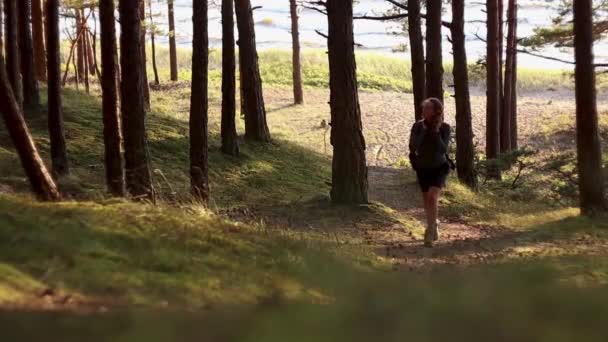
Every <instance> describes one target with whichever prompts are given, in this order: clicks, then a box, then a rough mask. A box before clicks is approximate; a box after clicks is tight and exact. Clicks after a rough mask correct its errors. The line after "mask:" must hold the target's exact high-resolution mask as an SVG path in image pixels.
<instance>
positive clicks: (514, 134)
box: [509, 0, 519, 150]
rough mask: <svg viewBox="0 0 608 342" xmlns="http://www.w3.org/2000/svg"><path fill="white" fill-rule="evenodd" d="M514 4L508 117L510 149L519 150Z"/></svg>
mask: <svg viewBox="0 0 608 342" xmlns="http://www.w3.org/2000/svg"><path fill="white" fill-rule="evenodd" d="M511 1H513V2H514V5H513V12H512V16H513V20H512V21H511V25H513V26H512V27H511V30H513V37H511V38H512V40H513V42H512V45H511V50H512V51H513V56H512V62H511V65H512V68H513V71H512V73H511V98H510V113H509V115H510V117H511V125H510V126H511V148H512V149H514V150H517V149H518V148H519V142H518V132H519V129H518V127H517V20H518V13H517V12H518V4H517V0H511Z"/></svg>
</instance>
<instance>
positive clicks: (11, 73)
mask: <svg viewBox="0 0 608 342" xmlns="http://www.w3.org/2000/svg"><path fill="white" fill-rule="evenodd" d="M4 1H5V2H4V14H5V21H4V25H5V27H4V29H5V32H6V33H5V35H6V40H5V44H4V45H5V49H6V51H5V55H4V58H5V59H6V70H7V72H8V79H9V81H10V82H11V86H12V87H13V94H14V95H15V99H17V103H19V105H20V106H21V105H22V104H23V87H22V85H21V74H20V72H19V71H20V70H21V66H20V63H19V46H18V40H17V21H18V20H17V18H18V16H17V0H4Z"/></svg>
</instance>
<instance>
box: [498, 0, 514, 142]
mask: <svg viewBox="0 0 608 342" xmlns="http://www.w3.org/2000/svg"><path fill="white" fill-rule="evenodd" d="M507 1H508V0H507ZM504 24H505V22H504V1H503V0H498V70H499V74H498V89H499V96H500V97H499V103H500V108H499V111H500V113H499V114H498V117H499V118H500V152H501V153H506V152H509V151H511V130H510V127H511V126H510V119H509V117H508V115H507V114H505V112H504V109H505V75H504V72H505V71H504V70H503V69H504V67H505V63H504V46H505V44H504V40H505V35H504ZM503 123H504V124H505V125H507V126H509V127H504V126H503Z"/></svg>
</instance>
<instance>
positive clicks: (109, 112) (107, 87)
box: [99, 0, 125, 197]
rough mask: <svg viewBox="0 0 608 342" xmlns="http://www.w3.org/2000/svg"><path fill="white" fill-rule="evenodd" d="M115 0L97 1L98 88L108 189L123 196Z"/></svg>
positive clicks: (113, 193)
mask: <svg viewBox="0 0 608 342" xmlns="http://www.w3.org/2000/svg"><path fill="white" fill-rule="evenodd" d="M114 22H115V18H114V0H100V1H99V23H100V25H101V63H102V69H101V88H102V92H103V97H102V112H103V141H104V161H105V169H106V185H107V187H108V191H109V192H110V193H111V194H112V195H114V196H119V197H122V196H124V194H125V185H124V183H125V180H124V168H123V162H122V156H121V151H120V146H121V136H120V117H119V116H118V106H117V105H118V92H117V88H116V76H117V73H116V71H117V70H116V56H115V53H116V50H117V48H118V46H117V43H116V26H115V24H114Z"/></svg>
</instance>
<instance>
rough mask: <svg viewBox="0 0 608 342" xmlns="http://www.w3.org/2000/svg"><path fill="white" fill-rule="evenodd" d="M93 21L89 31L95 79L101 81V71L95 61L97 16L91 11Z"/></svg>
mask: <svg viewBox="0 0 608 342" xmlns="http://www.w3.org/2000/svg"><path fill="white" fill-rule="evenodd" d="M91 13H92V17H93V22H94V23H95V26H94V27H95V28H94V31H93V32H89V33H91V40H92V44H91V45H93V63H94V64H95V74H97V79H99V81H101V71H99V63H98V62H97V18H95V11H92V12H91Z"/></svg>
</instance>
